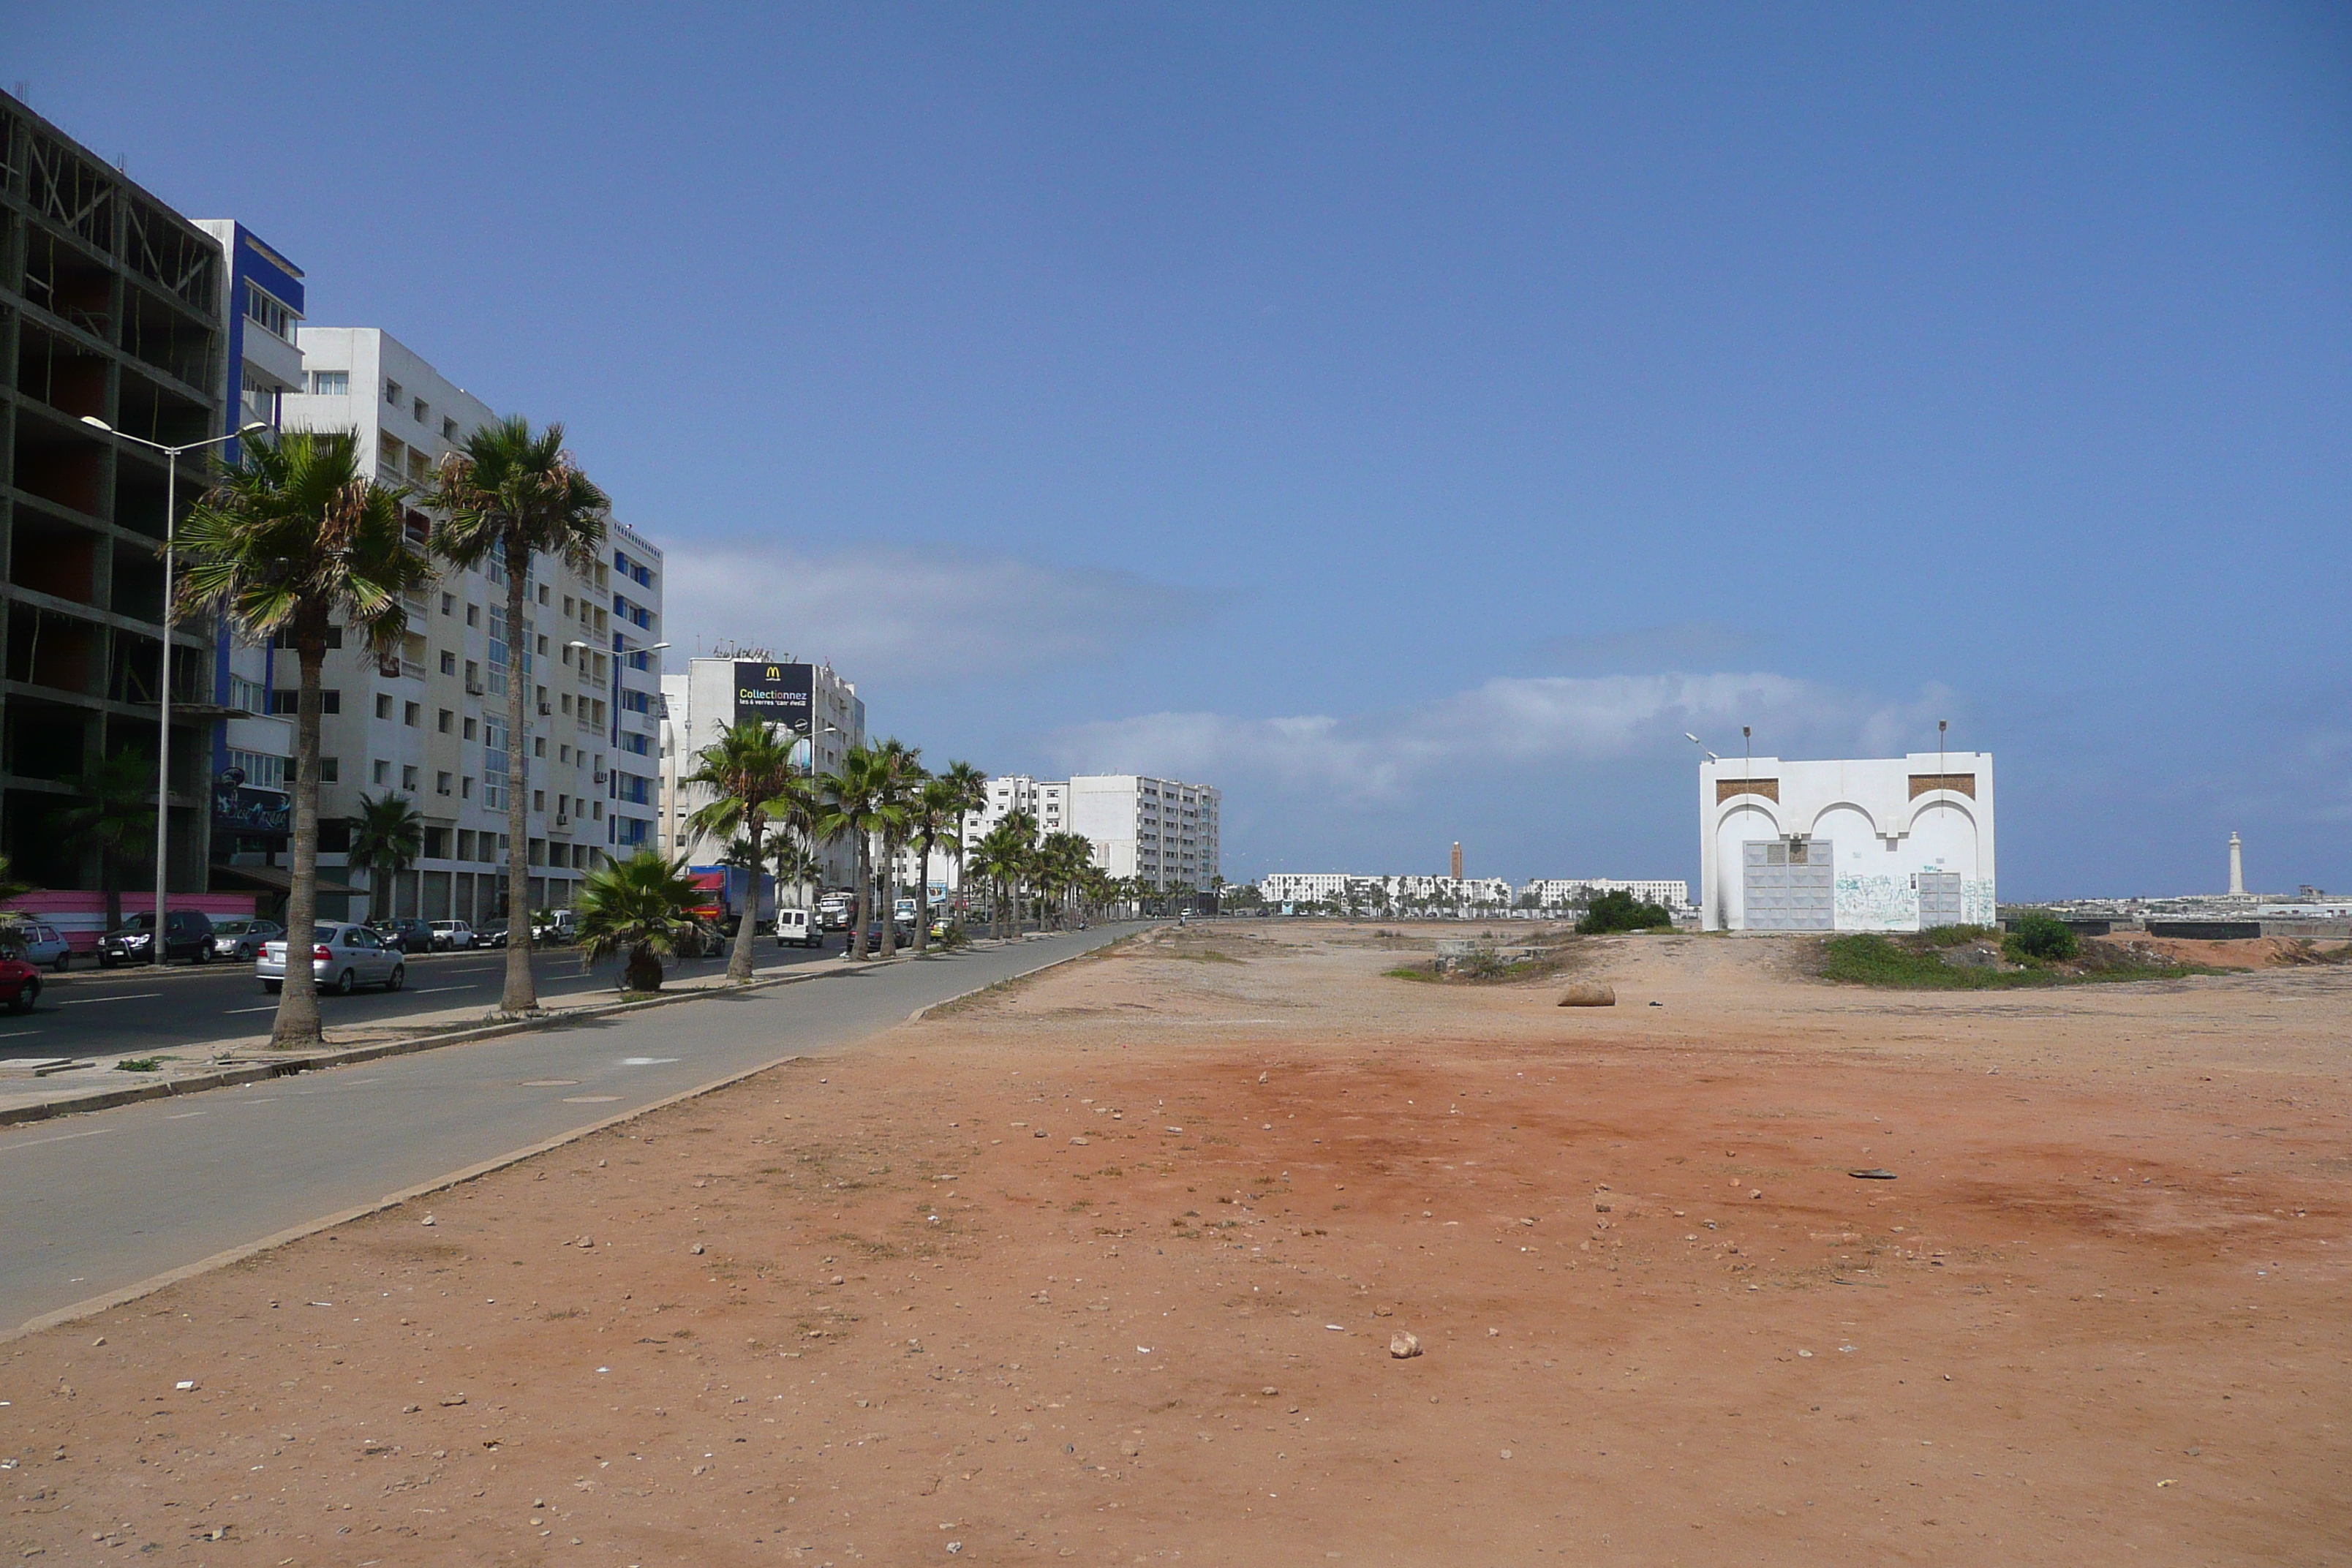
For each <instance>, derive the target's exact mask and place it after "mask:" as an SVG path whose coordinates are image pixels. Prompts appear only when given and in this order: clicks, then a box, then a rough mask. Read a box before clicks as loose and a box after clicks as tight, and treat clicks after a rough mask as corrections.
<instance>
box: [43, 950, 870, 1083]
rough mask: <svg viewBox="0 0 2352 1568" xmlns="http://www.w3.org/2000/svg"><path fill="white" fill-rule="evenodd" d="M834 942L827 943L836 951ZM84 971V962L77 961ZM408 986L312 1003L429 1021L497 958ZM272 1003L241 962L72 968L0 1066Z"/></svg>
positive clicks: (334, 1010)
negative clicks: (10, 1060)
mask: <svg viewBox="0 0 2352 1568" xmlns="http://www.w3.org/2000/svg"><path fill="white" fill-rule="evenodd" d="M843 941H844V939H843V938H842V937H839V936H835V937H834V938H832V939H831V946H830V949H829V951H830V952H840V951H841V947H842V943H843ZM756 951H757V954H758V967H759V968H760V969H761V970H762V971H770V972H775V971H782V970H784V969H788V968H791V967H793V966H794V965H796V964H801V963H809V962H811V961H812V960H814V959H818V958H822V957H824V956H825V954H824V953H823V952H816V951H815V950H814V949H809V948H797V947H794V948H779V947H777V946H776V944H775V943H774V942H761V943H760V944H759V947H758V949H757V950H756ZM85 962H87V961H85ZM726 962H727V961H726V956H725V955H724V954H723V953H722V954H719V956H717V957H715V958H710V959H704V960H700V961H698V962H696V963H688V964H686V965H684V966H683V967H681V968H680V969H679V970H678V973H680V974H681V975H694V974H708V973H711V972H713V971H715V970H719V969H723V968H725V967H726ZM407 963H408V984H407V987H406V989H404V990H401V991H396V992H390V993H387V992H382V991H362V992H359V993H357V994H353V995H351V996H332V995H328V996H321V997H320V998H319V1005H320V1007H321V1008H322V1009H324V1010H325V1013H326V1019H327V1024H328V1026H330V1027H332V1026H335V1025H337V1024H375V1023H381V1022H383V1021H384V1020H386V1019H392V1018H403V1017H413V1016H416V1015H418V1014H422V1013H439V1012H444V1011H446V1010H447V1009H449V1008H452V1007H467V1006H475V1005H478V1006H480V1007H481V1008H482V1009H483V1010H484V1011H488V1009H489V1008H491V1007H494V1006H496V1005H498V1001H499V990H500V988H501V987H502V986H503V985H504V984H505V979H506V971H507V955H506V953H505V952H504V951H503V950H498V949H484V950H482V951H480V952H430V953H427V952H419V953H412V954H410V955H409V957H408V959H407ZM531 973H533V974H535V975H536V976H538V979H539V994H540V995H541V997H542V998H549V999H551V998H554V997H558V996H573V995H578V994H582V993H584V992H590V991H610V990H612V989H613V986H614V978H615V976H614V968H613V965H612V964H610V963H606V964H604V965H601V966H599V967H598V968H596V969H593V970H583V968H582V966H581V963H580V955H579V953H577V952H573V951H572V950H571V949H569V948H553V949H548V950H544V951H541V952H533V953H532V954H531ZM277 1011H278V998H276V997H275V996H272V995H270V994H268V993H267V992H265V991H263V990H262V989H261V982H260V981H258V980H257V979H255V978H254V974H253V965H252V964H250V963H213V964H206V965H204V966H202V967H197V966H194V965H190V964H184V963H182V964H173V965H171V966H169V967H168V968H167V969H165V971H164V972H163V973H161V974H158V973H155V972H154V971H153V970H152V969H150V968H143V967H142V968H138V969H110V970H107V969H97V968H87V969H77V970H73V971H70V972H68V973H66V974H64V975H53V976H50V977H49V978H48V979H47V982H46V985H45V989H44V990H43V992H42V994H41V1002H40V1005H39V1006H38V1007H37V1008H35V1009H34V1010H33V1011H32V1012H31V1013H30V1014H28V1015H24V1016H18V1015H16V1014H0V1058H19V1059H21V1058H26V1057H82V1056H102V1055H106V1054H109V1053H112V1052H121V1051H146V1050H162V1051H169V1050H174V1049H186V1048H189V1047H196V1046H202V1045H206V1044H209V1043H211V1042H213V1041H216V1040H235V1039H243V1038H245V1037H249V1036H253V1035H266V1034H268V1032H269V1024H270V1018H271V1016H272V1015H273V1014H275V1013H276V1012H277Z"/></svg>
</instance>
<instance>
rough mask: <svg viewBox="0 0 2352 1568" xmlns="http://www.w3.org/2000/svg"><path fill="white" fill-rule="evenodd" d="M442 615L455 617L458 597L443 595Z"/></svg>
mask: <svg viewBox="0 0 2352 1568" xmlns="http://www.w3.org/2000/svg"><path fill="white" fill-rule="evenodd" d="M441 613H442V614H443V615H445V616H454V615H456V614H457V595H455V594H444V595H441Z"/></svg>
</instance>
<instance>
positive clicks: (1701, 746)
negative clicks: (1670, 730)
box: [1683, 730, 1723, 763]
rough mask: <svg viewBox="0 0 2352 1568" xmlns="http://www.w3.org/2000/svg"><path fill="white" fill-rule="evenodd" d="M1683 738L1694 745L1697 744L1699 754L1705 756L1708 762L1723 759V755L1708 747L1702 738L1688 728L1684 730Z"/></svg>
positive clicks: (1717, 761) (1716, 761)
mask: <svg viewBox="0 0 2352 1568" xmlns="http://www.w3.org/2000/svg"><path fill="white" fill-rule="evenodd" d="M1683 739H1684V740H1685V741H1688V742H1690V743H1691V744H1692V745H1694V746H1696V747H1697V748H1698V753H1699V755H1700V756H1702V757H1705V758H1706V760H1707V761H1708V762H1710V763H1719V762H1721V761H1723V759H1722V758H1721V757H1718V756H1717V755H1716V754H1715V753H1714V752H1710V751H1708V750H1707V749H1706V742H1704V741H1702V740H1700V739H1699V738H1698V737H1697V736H1696V735H1694V734H1692V733H1691V732H1690V731H1688V730H1685V731H1683Z"/></svg>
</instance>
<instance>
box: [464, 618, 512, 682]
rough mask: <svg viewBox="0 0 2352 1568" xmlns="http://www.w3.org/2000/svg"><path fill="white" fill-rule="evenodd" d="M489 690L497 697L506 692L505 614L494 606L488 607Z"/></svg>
mask: <svg viewBox="0 0 2352 1568" xmlns="http://www.w3.org/2000/svg"><path fill="white" fill-rule="evenodd" d="M472 684H473V682H471V681H470V680H469V681H467V685H468V686H471V685H472ZM490 690H491V692H492V693H493V694H494V695H497V696H499V697H503V696H505V695H506V690H507V613H506V611H504V610H502V609H500V608H499V606H497V605H491V606H490Z"/></svg>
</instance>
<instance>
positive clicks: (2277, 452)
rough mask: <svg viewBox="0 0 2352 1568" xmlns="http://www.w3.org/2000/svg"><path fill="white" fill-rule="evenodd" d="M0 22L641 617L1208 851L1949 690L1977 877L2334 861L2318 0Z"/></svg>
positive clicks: (1452, 821)
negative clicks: (629, 557) (606, 526)
mask: <svg viewBox="0 0 2352 1568" xmlns="http://www.w3.org/2000/svg"><path fill="white" fill-rule="evenodd" d="M9 10H10V13H11V19H10V21H9V23H8V26H7V36H8V39H9V42H8V46H7V49H6V58H5V61H0V79H5V80H6V81H7V82H8V83H10V84H11V85H13V84H16V83H17V82H22V83H24V84H25V89H26V92H27V93H28V95H29V98H30V100H31V102H32V104H33V106H34V107H35V108H36V109H37V110H40V111H41V112H43V113H45V114H47V115H48V116H50V117H51V118H53V119H55V120H57V121H59V122H60V123H61V124H62V125H64V126H65V127H66V128H67V129H68V130H69V131H70V132H73V133H74V134H75V135H77V136H79V138H81V139H82V140H84V141H85V142H89V144H90V145H92V146H93V147H94V148H96V149H97V150H98V151H99V152H100V153H103V154H105V155H107V156H108V157H110V158H113V157H120V158H121V159H122V160H124V161H125V162H126V163H127V164H128V166H129V169H130V171H131V174H132V175H133V176H134V177H135V178H137V179H139V180H141V181H142V182H143V183H145V184H148V185H150V186H151V187H152V188H153V189H155V190H156V191H157V192H158V193H159V194H160V195H163V196H164V197H165V198H166V199H167V200H170V201H171V202H173V204H175V205H178V206H179V207H181V208H182V210H184V211H186V212H188V213H190V214H191V215H193V216H236V217H240V218H243V219H244V220H246V221H247V223H248V224H250V225H251V226H253V227H255V228H256V229H257V231H258V232H259V233H261V234H262V235H263V236H265V237H268V239H269V240H270V241H271V242H272V243H273V244H275V245H277V246H278V247H280V248H281V249H282V250H284V251H285V252H286V253H287V254H288V255H289V256H290V257H291V258H293V259H294V260H295V261H297V262H298V263H299V265H301V266H302V267H303V268H305V269H306V270H307V271H308V273H309V283H310V319H311V320H312V321H316V322H319V323H321V324H357V325H371V326H382V327H383V328H385V329H387V330H389V331H392V332H394V334H395V335H396V336H398V337H400V338H401V339H402V340H403V341H404V342H407V343H408V344H410V345H411V346H412V347H414V348H415V349H416V350H417V351H419V352H420V353H424V354H425V356H426V357H427V358H429V359H431V360H433V361H434V362H435V363H436V364H437V365H439V366H440V368H441V369H442V370H443V371H444V372H445V373H446V374H449V375H450V376H451V377H452V379H454V380H457V381H458V382H460V383H462V384H466V385H467V386H468V387H469V388H470V389H471V390H473V391H474V392H476V393H477V394H478V395H481V396H483V397H484V398H485V399H487V400H488V401H489V402H490V403H491V404H493V405H496V406H498V407H499V408H501V409H513V410H517V411H520V412H522V413H525V414H527V415H529V416H531V417H532V418H534V419H536V420H545V419H561V420H562V421H564V422H565V423H566V424H567V425H568V426H569V427H570V430H571V433H572V438H573V442H574V445H575V447H576V448H577V450H578V452H579V454H580V456H581V458H583V462H584V463H585V464H586V466H587V467H588V468H589V470H590V471H591V473H592V474H593V475H594V476H595V477H596V478H597V479H599V480H600V481H602V482H603V483H604V485H605V486H606V488H607V489H609V490H610V491H611V492H612V493H613V495H614V500H615V502H616V507H617V510H618V512H619V514H620V515H621V516H623V517H624V518H625V519H626V520H627V521H630V522H631V523H632V524H634V525H635V526H636V527H638V528H639V529H641V530H644V531H647V532H648V533H650V534H652V535H653V536H655V537H656V539H657V540H659V541H661V542H664V543H665V544H666V545H667V547H668V549H669V552H670V563H671V574H670V583H669V608H670V612H671V629H670V635H671V637H673V638H674V639H676V640H677V641H679V642H680V643H681V644H686V645H691V644H692V643H693V642H694V641H695V640H696V639H697V638H700V639H702V640H703V641H705V642H708V641H709V640H710V639H713V638H718V637H737V638H741V639H745V640H757V641H763V642H765V643H767V644H769V645H771V646H772V647H776V648H778V649H779V651H787V650H788V651H791V652H793V653H795V654H799V655H802V656H809V655H817V656H824V657H831V658H833V659H834V661H835V663H836V665H838V666H839V667H840V668H843V669H844V670H845V673H848V674H850V675H851V676H852V677H853V678H854V679H857V680H858V682H859V685H860V689H861V690H862V691H863V692H864V694H865V695H866V699H867V700H868V703H869V707H870V710H871V712H872V715H873V718H874V721H875V723H876V725H877V728H880V729H883V730H887V731H895V732H897V733H898V734H900V735H903V736H904V737H906V738H907V739H908V740H909V741H911V742H917V743H919V744H921V745H922V746H923V747H924V748H925V751H926V753H927V754H928V755H929V757H931V758H933V759H935V760H944V759H946V758H948V757H969V758H971V760H973V761H975V762H977V763H980V764H981V765H982V766H983V767H985V768H987V769H989V770H990V771H992V772H1009V771H1016V770H1028V771H1036V772H1046V773H1059V772H1062V771H1065V770H1070V769H1079V770H1088V771H1092V770H1104V771H1109V770H1118V771H1128V770H1138V771H1147V772H1166V773H1177V774H1180V775H1182V776H1186V777H1197V778H1200V779H1202V780H1204V781H1205V782H1209V783H1213V784H1220V785H1221V786H1223V789H1224V791H1225V799H1226V834H1225V858H1226V874H1227V875H1228V876H1229V877H1240V876H1244V875H1255V874H1256V873H1259V872H1262V871H1265V870H1270V869H1278V868H1281V869H1297V870H1304V869H1333V868H1345V869H1353V870H1360V871H1372V870H1425V871H1426V870H1437V869H1440V868H1442V867H1443V864H1444V854H1445V849H1446V846H1447V845H1448V843H1450V842H1451V841H1452V840H1454V839H1456V838H1459V839H1462V840H1464V841H1465V846H1466V848H1467V854H1468V859H1469V866H1470V868H1471V870H1472V871H1473V872H1474V873H1475V874H1486V875H1503V876H1509V877H1513V878H1525V877H1529V876H1536V875H1613V876H1655V875H1666V876H1695V875H1696V862H1697V842H1696V838H1697V836H1696V811H1695V792H1694V789H1693V787H1692V783H1691V769H1692V766H1693V763H1695V761H1696V754H1695V753H1694V752H1693V751H1692V749H1691V747H1690V746H1689V744H1688V742H1685V741H1684V740H1683V739H1682V732H1683V731H1685V730H1694V731H1697V732H1698V733H1700V734H1701V735H1702V736H1703V737H1705V738H1706V740H1707V742H1708V743H1709V744H1710V745H1713V746H1714V747H1715V748H1716V749H1717V750H1718V751H1733V750H1736V748H1737V745H1738V727H1739V725H1740V724H1742V723H1743V722H1745V723H1749V724H1752V725H1753V726H1754V727H1755V728H1756V731H1757V749H1758V751H1759V753H1764V752H1777V753H1779V754H1782V755H1788V756H1803V755H1835V754H1846V753H1848V752H1850V751H1862V750H1866V751H1869V752H1899V751H1902V750H1906V749H1913V748H1919V747H1932V746H1933V744H1934V743H1935V726H1936V721H1937V719H1948V720H1949V721H1951V725H1952V736H1953V742H1954V744H1955V745H1960V746H1971V747H1983V748H1986V749H1989V750H1990V751H1991V752H1993V753H1994V756H1995V759H1996V768H1997V776H1998V779H1999V783H2000V810H2001V818H2000V860H2001V864H2000V873H2001V887H2002V892H2003V893H2004V895H2006V896H2010V897H2042V896H2058V895H2063V894H2069V893H2095V892H2110V893H2133V892H2150V893H2162V892H2170V891H2179V890H2189V889H2210V888H2216V887H2218V886H2220V885H2221V880H2222V877H2223V874H2224V858H2223V849H2222V846H2223V844H2224V842H2225V840H2226V839H2227V837H2228V835H2229V834H2230V832H2231V831H2232V830H2233V829H2234V830H2236V831H2238V832H2241V833H2242V834H2243V835H2244V836H2245V838H2246V841H2247V868H2248V875H2249V879H2250V880H2251V881H2253V882H2255V883H2259V884H2260V885H2262V886H2263V887H2266V888H2288V889H2291V888H2292V887H2293V886H2294V884H2296V883H2299V882H2313V883H2316V884H2318V885H2321V886H2324V887H2329V888H2333V889H2346V888H2352V639H2347V626H2352V613H2347V608H2352V606H2347V589H2348V588H2352V567H2347V538H2352V528H2347V523H2352V515H2348V514H2352V506H2347V502H2352V23H2348V22H2347V20H2346V14H2345V13H2343V12H2342V11H2341V10H2339V9H2333V8H2327V7H2323V6H2319V5H2308V6H2297V5H2155V4H2134V5H2114V6H2098V5H2076V6H2067V7H2051V6H2026V5H2017V6H2000V5H1972V6H1951V7H1946V8H1943V9H1941V10H1937V9H1935V8H1931V7H1927V6H1904V7H1888V6H1871V5H1857V6H1851V7H1827V6H1816V7H1807V6H1784V7H1770V8H1767V7H1728V6H1697V5H1693V6H1683V7H1675V6H1664V5H1661V6H1654V7H1647V8H1641V9H1639V10H1638V11H1636V10H1635V9H1634V8H1629V7H1591V8H1575V7H1542V8H1532V7H1531V8H1517V7H1507V6H1478V7H1468V6H1430V7H1425V8H1418V9H1406V8H1395V7H1373V6H1355V7H1336V6H1335V7H1322V8H1314V7H1307V6H1279V7H1264V6H1231V7H1214V6H1208V5H1184V6H1166V7H1149V6H1070V7H1066V8H1047V7H978V6H958V7H949V6H940V7H901V8H888V7H884V6H878V5H877V6H860V7H835V8H827V9H825V10H822V11H819V10H814V9H810V10H800V11H793V10H780V9H778V8H772V7H752V6H746V7H741V8H719V7H692V6H665V7H646V6H635V5H633V6H617V5H611V6H608V5H596V4H583V5H571V6H566V7H545V8H526V7H518V6H509V5H464V6H456V5H433V4H411V5H400V6H383V5H349V6H310V7H292V6H285V7H271V6H239V7H235V8H224V7H217V6H207V5H174V6H170V7H165V6H161V5H85V6H23V5H17V6H11V7H9Z"/></svg>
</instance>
